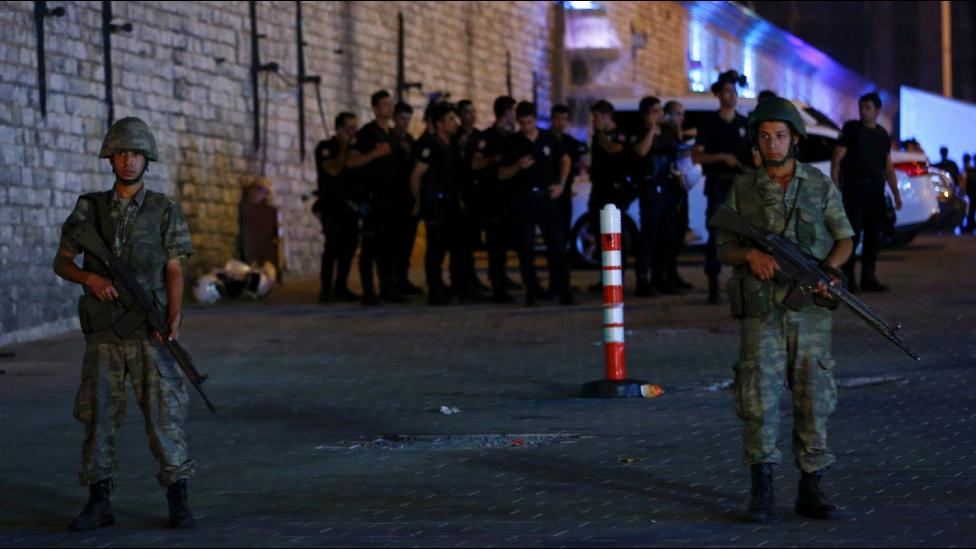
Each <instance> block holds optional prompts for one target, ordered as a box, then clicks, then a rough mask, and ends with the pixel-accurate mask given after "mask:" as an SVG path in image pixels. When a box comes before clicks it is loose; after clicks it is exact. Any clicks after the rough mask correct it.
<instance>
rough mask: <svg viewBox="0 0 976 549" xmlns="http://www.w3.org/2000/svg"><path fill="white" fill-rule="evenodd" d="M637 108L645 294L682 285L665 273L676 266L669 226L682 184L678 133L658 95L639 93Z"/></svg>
mask: <svg viewBox="0 0 976 549" xmlns="http://www.w3.org/2000/svg"><path fill="white" fill-rule="evenodd" d="M639 111H640V114H641V117H642V118H643V120H644V127H643V128H642V129H641V130H640V131H639V132H638V133H636V134H634V135H633V136H631V151H632V154H633V159H634V174H633V179H634V181H636V182H637V192H638V200H639V201H640V219H641V227H640V239H639V241H638V243H637V296H638V297H650V296H653V295H655V294H656V293H657V292H661V293H663V294H677V293H680V291H681V290H680V288H678V286H677V284H676V283H675V282H674V281H672V280H671V278H670V276H671V273H672V272H673V271H674V270H675V269H676V265H675V263H674V262H675V261H676V259H677V257H676V254H675V253H674V246H675V239H674V230H675V226H676V221H675V217H676V215H677V204H678V192H679V191H678V189H677V188H676V186H680V184H681V183H680V180H679V179H678V175H677V173H675V170H676V167H675V163H676V162H677V159H678V135H677V133H676V132H675V130H674V128H673V126H671V125H666V124H664V123H663V122H664V108H663V107H662V105H661V100H660V99H658V98H657V97H645V98H643V99H641V101H640V105H639ZM652 264H653V269H651V266H652ZM651 273H652V274H651ZM649 275H650V276H649Z"/></svg>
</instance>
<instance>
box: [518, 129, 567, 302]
mask: <svg viewBox="0 0 976 549" xmlns="http://www.w3.org/2000/svg"><path fill="white" fill-rule="evenodd" d="M538 132H539V133H538V135H537V136H536V139H535V141H532V140H530V139H529V138H528V137H526V136H525V135H523V134H522V133H515V134H513V135H510V136H508V138H507V139H506V140H505V145H504V149H503V153H502V161H501V165H502V166H504V167H509V166H512V165H513V164H516V163H517V162H518V161H519V159H521V158H523V157H525V156H531V157H532V158H533V159H534V160H535V163H533V164H532V165H531V166H530V167H528V168H523V169H521V170H519V171H518V173H516V174H515V176H514V177H512V178H511V179H509V180H507V181H502V182H501V183H502V185H505V186H506V187H508V189H509V190H510V193H511V196H512V217H513V219H514V220H515V223H516V225H515V226H516V228H517V229H516V230H517V235H518V256H519V268H520V269H521V271H522V282H523V284H525V288H526V290H527V298H526V299H527V302H528V303H529V304H532V303H534V302H535V300H537V299H538V298H539V296H540V294H541V293H542V292H541V289H540V287H539V279H538V277H537V275H536V272H535V228H536V225H538V226H539V229H540V230H541V231H542V238H543V239H544V240H545V243H546V257H547V259H548V263H549V289H550V291H553V292H557V293H559V294H560V296H561V297H562V298H563V299H564V300H570V299H571V295H570V292H569V263H568V261H567V260H566V245H565V237H564V236H563V227H562V220H561V219H560V217H559V210H558V208H557V205H556V201H555V200H553V198H552V195H551V194H550V191H549V187H550V186H552V185H555V184H559V183H561V182H560V181H559V180H558V178H559V163H560V161H561V160H562V158H563V157H564V156H565V154H566V153H565V151H564V150H563V146H562V142H561V140H559V139H558V138H556V136H555V135H554V134H553V133H552V132H550V131H548V130H542V129H540V130H538Z"/></svg>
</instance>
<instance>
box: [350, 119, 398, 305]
mask: <svg viewBox="0 0 976 549" xmlns="http://www.w3.org/2000/svg"><path fill="white" fill-rule="evenodd" d="M380 143H386V144H387V145H389V146H390V151H391V152H390V154H388V155H386V156H381V157H379V158H376V159H374V160H372V161H371V162H369V163H368V164H366V165H364V166H362V167H361V168H360V169H359V170H358V172H357V174H356V178H357V183H358V184H359V192H360V196H361V199H362V200H363V201H364V204H365V206H366V207H365V208H364V211H363V214H364V215H363V228H362V249H361V250H360V253H359V275H360V277H361V279H362V284H363V300H364V301H373V300H375V299H376V291H375V290H374V285H373V265H374V264H375V265H376V272H377V275H378V276H379V279H380V292H381V297H383V298H384V299H387V300H390V301H402V300H403V296H402V295H400V293H399V292H398V291H396V288H395V284H394V282H393V255H394V249H395V240H394V237H393V230H392V229H393V227H394V223H393V222H392V221H393V218H394V212H395V211H396V203H397V184H396V183H397V160H396V156H395V154H394V152H393V151H395V148H396V143H395V139H394V136H393V130H392V129H386V128H381V127H380V126H379V124H378V123H377V122H376V121H375V120H374V121H372V122H370V123H369V124H366V125H365V126H363V127H362V128H360V130H359V132H357V133H356V139H355V141H354V142H353V146H354V147H355V148H356V150H357V151H359V152H360V153H362V154H368V153H370V152H372V151H373V149H375V148H376V146H377V145H379V144H380Z"/></svg>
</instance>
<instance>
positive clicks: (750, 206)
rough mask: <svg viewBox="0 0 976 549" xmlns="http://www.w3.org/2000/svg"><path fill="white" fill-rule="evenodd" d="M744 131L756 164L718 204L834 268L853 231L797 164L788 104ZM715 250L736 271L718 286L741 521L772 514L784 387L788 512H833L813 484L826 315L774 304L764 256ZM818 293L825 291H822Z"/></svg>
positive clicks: (739, 246)
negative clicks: (742, 502)
mask: <svg viewBox="0 0 976 549" xmlns="http://www.w3.org/2000/svg"><path fill="white" fill-rule="evenodd" d="M749 128H750V134H751V135H752V136H753V139H756V140H757V141H758V143H757V144H758V149H759V151H760V153H761V155H762V159H763V166H762V167H761V168H760V169H759V170H757V172H756V173H755V174H751V175H742V176H739V177H738V178H736V179H735V181H734V183H733V186H732V189H731V192H730V194H729V197H728V200H727V202H726V207H729V208H731V209H732V210H734V211H736V212H738V213H739V214H740V215H742V216H743V217H744V218H745V220H746V221H747V222H749V224H751V225H752V226H753V227H756V228H757V229H759V230H761V231H766V232H775V233H777V234H780V235H782V236H783V237H784V238H787V239H789V240H790V241H792V242H793V243H795V244H797V245H798V246H799V247H800V248H801V249H803V250H805V251H806V252H808V253H809V254H810V255H811V256H813V257H816V258H817V259H818V260H821V261H822V262H823V264H824V265H825V266H830V267H832V268H834V269H836V268H838V267H840V266H841V265H843V264H844V262H845V261H846V260H847V258H848V256H849V255H850V253H851V251H852V248H853V246H852V243H851V236H853V234H854V233H853V231H852V230H851V226H850V223H849V222H848V220H847V216H846V215H845V213H844V205H843V202H842V200H841V196H840V193H839V191H838V190H837V188H836V187H835V186H834V184H833V183H832V182H831V180H830V178H829V177H828V176H827V175H825V174H823V173H821V172H820V171H819V170H817V169H816V168H814V167H812V166H809V165H806V164H801V163H799V162H797V161H796V147H797V144H798V143H799V140H800V139H801V138H802V137H805V136H806V128H805V127H804V124H803V120H802V118H801V117H800V114H799V113H798V112H797V110H796V108H795V107H794V106H793V104H792V103H790V102H789V101H787V100H784V99H769V100H767V101H764V102H763V103H761V104H760V105H759V106H757V107H756V110H755V111H754V112H753V113H752V115H751V116H750V120H749ZM718 246H719V257H720V259H721V260H722V262H723V263H726V264H728V265H732V266H734V267H735V272H734V274H733V276H732V278H731V279H730V280H729V282H728V286H727V289H728V292H729V302H730V304H731V308H732V316H733V317H735V318H737V319H739V320H740V323H741V327H742V345H741V350H740V356H739V362H738V363H737V364H736V365H735V384H734V386H733V388H734V392H735V408H736V413H737V414H738V416H739V417H740V418H741V419H742V420H743V421H744V422H745V425H744V430H743V445H744V449H745V463H746V464H747V465H749V466H750V467H751V472H752V498H751V501H750V504H749V511H748V517H749V519H750V520H752V521H755V522H767V521H769V520H772V519H773V518H774V500H773V486H772V481H773V480H772V479H773V465H774V464H776V463H779V462H780V460H781V454H780V451H779V450H778V449H777V434H778V430H779V415H780V411H779V409H780V408H779V402H780V395H781V394H782V390H783V385H784V384H788V385H789V387H790V390H791V391H792V393H793V418H794V427H793V456H794V459H795V461H796V464H797V467H799V468H800V470H801V472H802V476H801V480H800V486H799V494H798V497H797V501H796V507H795V511H796V513H797V514H800V515H803V516H808V517H814V518H828V517H830V516H831V514H833V513H834V512H835V511H836V507H835V506H833V505H832V504H830V503H829V502H828V501H827V499H826V498H825V497H824V495H823V494H822V493H821V492H820V489H819V482H820V478H821V476H822V474H823V472H824V471H825V470H826V469H827V467H829V466H830V465H831V464H833V463H834V456H833V454H832V453H831V452H830V449H829V448H828V447H827V418H828V416H829V415H830V414H831V413H832V412H833V411H834V407H835V405H836V403H837V385H836V383H835V381H834V376H833V369H834V360H833V358H831V353H830V348H831V345H830V337H831V333H830V332H831V316H830V315H831V312H830V309H828V308H825V307H820V306H816V305H814V304H809V305H807V306H806V307H803V308H802V310H799V311H794V310H791V309H788V308H787V307H786V306H785V305H783V299H784V298H785V297H786V294H787V293H788V292H789V290H790V288H789V287H788V286H784V285H779V284H777V283H776V282H775V281H774V280H773V276H774V274H775V272H776V270H777V269H778V268H779V266H778V265H777V264H776V261H775V260H774V259H773V258H772V257H771V256H769V255H767V254H765V253H763V252H762V251H760V250H758V249H755V248H750V247H748V244H746V243H745V242H744V241H742V242H740V241H739V239H738V238H737V237H736V236H735V235H733V234H731V233H729V232H726V231H720V232H719V233H718ZM838 274H839V272H838ZM834 282H835V283H836V282H838V281H837V280H834ZM817 293H818V294H819V295H820V297H823V298H827V297H828V295H829V294H828V293H827V289H826V287H825V286H823V285H821V287H819V288H818V289H817Z"/></svg>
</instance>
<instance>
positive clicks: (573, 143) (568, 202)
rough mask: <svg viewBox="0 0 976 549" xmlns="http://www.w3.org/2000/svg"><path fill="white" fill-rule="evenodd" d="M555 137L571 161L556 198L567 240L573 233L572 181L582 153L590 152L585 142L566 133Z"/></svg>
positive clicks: (577, 173)
mask: <svg viewBox="0 0 976 549" xmlns="http://www.w3.org/2000/svg"><path fill="white" fill-rule="evenodd" d="M557 137H558V138H559V140H560V142H561V143H562V145H563V150H564V151H566V154H568V155H569V160H570V162H572V167H571V168H570V169H569V178H567V179H566V185H565V186H564V187H563V194H561V195H560V196H559V200H558V203H559V216H560V217H561V218H562V222H563V234H564V235H565V237H566V239H567V240H568V239H569V238H570V236H571V235H572V234H573V182H574V181H575V180H576V177H577V176H579V173H580V159H581V158H583V155H584V154H586V153H588V152H590V148H589V147H588V146H587V145H586V143H584V142H582V141H580V140H579V139H576V138H575V137H573V136H572V135H569V134H568V133H562V134H558V135H557Z"/></svg>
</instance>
